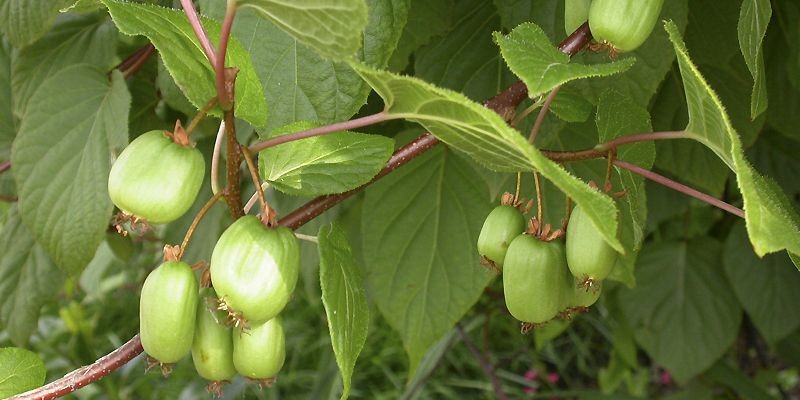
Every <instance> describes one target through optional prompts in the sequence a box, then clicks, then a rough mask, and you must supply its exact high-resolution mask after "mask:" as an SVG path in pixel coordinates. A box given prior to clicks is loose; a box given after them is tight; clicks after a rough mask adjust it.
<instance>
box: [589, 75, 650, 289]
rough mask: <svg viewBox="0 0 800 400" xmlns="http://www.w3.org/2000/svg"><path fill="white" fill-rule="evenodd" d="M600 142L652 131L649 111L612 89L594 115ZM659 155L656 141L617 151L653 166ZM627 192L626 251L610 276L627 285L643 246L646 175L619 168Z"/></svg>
mask: <svg viewBox="0 0 800 400" xmlns="http://www.w3.org/2000/svg"><path fill="white" fill-rule="evenodd" d="M595 123H596V124H597V132H598V136H599V141H600V143H605V142H609V141H611V140H613V139H614V138H617V137H619V136H625V135H632V134H636V133H645V132H651V131H652V130H653V128H652V126H651V125H650V114H649V113H648V112H647V110H646V109H645V108H644V107H643V105H642V104H638V103H636V102H634V101H633V100H632V99H630V98H629V97H628V96H626V95H624V94H622V93H620V92H617V91H616V90H614V89H609V90H607V91H606V92H604V93H603V94H602V95H601V96H600V99H599V101H598V106H597V115H596V116H595ZM655 157H656V149H655V145H654V144H653V142H640V143H633V144H628V145H625V146H622V147H620V148H619V150H618V151H617V158H618V159H620V160H623V161H627V162H629V163H632V164H636V165H638V166H640V167H642V168H645V169H650V168H651V167H652V166H653V162H654V161H655ZM616 170H617V173H618V174H619V179H620V183H621V185H622V188H621V189H622V190H624V191H625V196H623V197H622V199H621V200H619V203H620V206H621V207H620V211H621V214H620V215H621V220H622V223H621V231H620V239H621V241H622V245H623V247H624V248H625V254H624V255H623V256H622V257H620V258H618V259H617V266H616V268H615V270H614V271H613V275H612V276H611V277H612V278H614V279H617V280H620V281H622V282H624V283H625V284H627V285H628V286H633V283H634V275H633V270H634V266H635V265H636V256H637V254H638V253H639V250H640V249H641V247H642V241H643V240H644V237H645V227H646V225H647V196H646V195H645V188H644V178H642V177H641V176H639V175H636V174H634V173H632V172H630V171H628V170H624V169H621V168H616Z"/></svg>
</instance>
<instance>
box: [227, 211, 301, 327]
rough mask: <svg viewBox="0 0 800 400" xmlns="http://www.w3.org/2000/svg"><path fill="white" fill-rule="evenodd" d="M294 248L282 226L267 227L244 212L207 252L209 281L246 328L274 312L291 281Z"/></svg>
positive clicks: (289, 289) (293, 280) (296, 252)
mask: <svg viewBox="0 0 800 400" xmlns="http://www.w3.org/2000/svg"><path fill="white" fill-rule="evenodd" d="M299 269H300V247H299V245H298V243H297V238H295V236H294V233H292V231H291V230H289V229H288V228H285V227H278V228H267V227H265V226H264V225H263V224H262V223H261V221H259V219H258V218H256V217H255V216H252V215H247V216H244V217H242V218H239V219H238V220H236V222H234V223H233V224H231V226H230V227H228V229H227V230H225V232H223V233H222V236H221V237H220V238H219V241H217V244H216V246H215V247H214V251H213V253H212V254H211V282H212V284H213V286H214V290H216V292H217V296H219V298H220V300H223V301H224V302H225V303H226V304H227V306H228V307H229V308H230V309H232V310H233V311H236V312H239V313H241V314H242V315H241V316H242V317H244V319H245V320H246V322H247V323H249V324H251V326H254V325H257V324H261V323H263V322H265V321H267V320H269V319H271V318H273V317H275V316H276V315H278V313H279V312H281V310H283V307H284V306H285V305H286V303H288V302H289V297H290V296H291V294H292V292H293V291H294V287H295V285H296V284H297V274H298V270H299Z"/></svg>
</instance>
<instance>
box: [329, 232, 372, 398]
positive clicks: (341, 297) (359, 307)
mask: <svg viewBox="0 0 800 400" xmlns="http://www.w3.org/2000/svg"><path fill="white" fill-rule="evenodd" d="M319 260H320V263H319V281H320V286H322V303H323V304H324V305H325V313H326V314H327V316H328V329H329V330H330V334H331V344H332V345H333V352H334V353H335V354H336V363H337V364H339V370H340V371H341V373H342V385H343V386H344V389H343V391H342V397H341V398H342V399H346V398H347V397H349V395H350V384H351V382H352V375H353V369H354V368H355V365H356V359H357V358H358V355H359V353H361V349H362V348H363V347H364V343H366V340H367V328H368V327H369V306H368V305H367V296H366V293H365V291H364V281H363V279H362V278H361V273H360V272H359V269H358V268H357V267H356V265H355V258H354V257H353V252H352V250H351V249H350V244H349V243H348V241H347V236H346V235H345V233H344V230H343V229H342V227H341V226H339V225H336V224H332V225H326V226H323V227H322V228H321V229H320V231H319Z"/></svg>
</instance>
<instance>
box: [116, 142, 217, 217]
mask: <svg viewBox="0 0 800 400" xmlns="http://www.w3.org/2000/svg"><path fill="white" fill-rule="evenodd" d="M204 176H205V161H204V160H203V155H202V154H201V153H200V150H197V149H195V148H192V147H184V146H181V145H179V144H177V143H175V142H173V141H172V139H171V138H169V137H167V136H166V135H165V134H164V131H150V132H147V133H144V134H142V135H141V136H139V137H137V138H136V139H134V140H133V141H132V142H131V143H130V144H129V145H128V147H126V148H125V150H123V151H122V153H121V154H120V155H119V157H118V158H117V160H116V161H115V162H114V164H113V165H112V166H111V173H110V174H109V175H108V194H109V195H110V196H111V201H113V202H114V205H116V206H117V207H119V209H120V210H122V211H123V212H125V213H127V214H131V215H134V216H136V217H138V218H142V219H144V220H146V221H147V222H149V223H152V224H162V223H167V222H171V221H174V220H176V219H178V218H179V217H180V216H181V215H183V214H184V213H186V211H187V210H189V208H190V207H191V206H192V204H193V203H194V200H195V198H196V197H197V193H198V192H199V191H200V187H201V186H202V184H203V177H204Z"/></svg>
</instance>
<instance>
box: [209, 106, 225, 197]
mask: <svg viewBox="0 0 800 400" xmlns="http://www.w3.org/2000/svg"><path fill="white" fill-rule="evenodd" d="M223 139H225V121H224V120H223V121H220V123H219V129H218V130H217V138H216V139H215V140H214V151H213V152H212V153H211V174H210V175H211V193H213V194H217V193H219V155H220V152H221V151H222V140H223Z"/></svg>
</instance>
